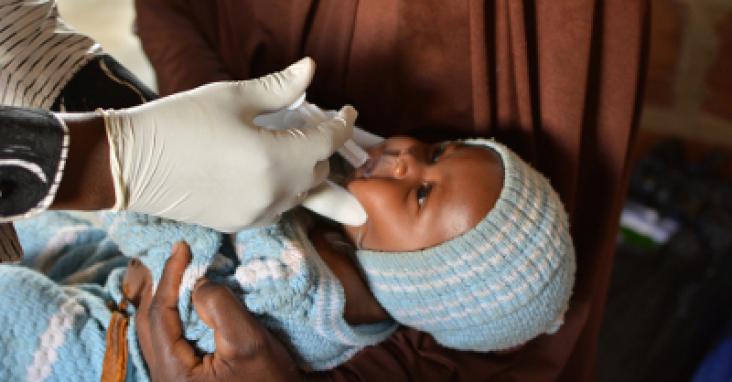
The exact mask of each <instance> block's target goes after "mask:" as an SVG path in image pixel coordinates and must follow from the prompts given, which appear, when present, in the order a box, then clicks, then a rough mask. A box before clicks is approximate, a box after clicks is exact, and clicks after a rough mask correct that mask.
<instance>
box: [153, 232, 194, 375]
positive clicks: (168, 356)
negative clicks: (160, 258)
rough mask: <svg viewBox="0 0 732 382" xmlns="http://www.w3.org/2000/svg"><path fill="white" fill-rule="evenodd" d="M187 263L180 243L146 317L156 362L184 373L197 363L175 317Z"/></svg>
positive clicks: (187, 249) (187, 254)
mask: <svg viewBox="0 0 732 382" xmlns="http://www.w3.org/2000/svg"><path fill="white" fill-rule="evenodd" d="M190 260H191V249H190V247H188V244H186V243H184V242H181V243H178V244H176V245H175V246H174V247H173V254H172V255H171V256H170V258H168V260H167V262H166V263H165V268H163V275H162V277H161V278H160V283H159V284H158V287H157V290H156V291H155V295H154V296H153V298H152V302H151V304H150V308H149V311H148V313H147V314H148V320H149V327H150V331H151V333H149V334H150V336H151V339H152V340H153V342H154V347H155V348H156V349H155V351H156V353H158V354H156V358H157V359H158V360H160V361H161V362H164V363H166V364H168V365H175V366H174V367H181V368H185V369H186V370H187V369H190V368H192V367H193V366H194V365H196V364H197V363H198V362H200V360H199V358H198V357H197V356H196V354H195V351H194V350H193V347H192V346H191V345H190V344H189V343H188V341H186V339H185V338H184V337H183V329H182V327H181V323H180V315H179V314H178V290H179V287H180V282H181V278H182V275H183V272H184V271H185V269H186V266H187V265H188V263H189V262H190ZM171 367H173V366H171Z"/></svg>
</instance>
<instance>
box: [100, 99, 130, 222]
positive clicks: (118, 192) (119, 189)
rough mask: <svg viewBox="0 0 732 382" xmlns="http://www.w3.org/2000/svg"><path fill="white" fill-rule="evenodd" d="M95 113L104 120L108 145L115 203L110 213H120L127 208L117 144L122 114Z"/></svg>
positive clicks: (125, 190)
mask: <svg viewBox="0 0 732 382" xmlns="http://www.w3.org/2000/svg"><path fill="white" fill-rule="evenodd" d="M97 113H98V114H100V115H101V116H102V118H104V130H105V131H106V136H107V142H108V144H109V170H110V175H111V176H112V183H113V185H114V198H115V202H114V205H113V206H112V208H111V210H112V211H122V210H124V209H126V208H127V187H125V185H124V181H123V179H122V168H121V164H120V161H119V155H118V150H119V147H118V144H117V142H119V140H120V134H119V132H120V130H121V129H122V127H121V126H122V125H124V123H122V122H121V119H123V118H124V117H123V115H124V113H120V112H115V111H114V110H102V109H97Z"/></svg>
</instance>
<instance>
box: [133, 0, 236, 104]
mask: <svg viewBox="0 0 732 382" xmlns="http://www.w3.org/2000/svg"><path fill="white" fill-rule="evenodd" d="M185 5H186V2H184V1H170V0H144V1H143V0H136V1H135V8H136V11H137V34H138V36H139V37H140V39H141V40H142V46H143V49H144V51H145V54H147V56H148V58H149V59H150V61H151V63H152V65H153V67H155V72H156V75H157V81H158V87H159V94H160V95H162V96H164V95H168V94H170V93H174V92H176V91H181V90H186V89H192V88H194V87H196V86H199V85H202V84H205V83H209V82H215V81H223V80H231V79H233V78H232V76H231V74H230V73H229V72H228V71H227V70H226V68H224V65H223V64H222V63H221V60H220V59H219V58H218V56H217V54H216V52H215V50H214V49H213V47H212V46H211V42H210V41H207V39H206V38H205V37H204V34H203V33H201V32H200V31H199V30H198V29H197V27H196V26H195V25H194V23H193V22H192V21H191V20H190V19H189V17H190V16H188V15H186V14H185V13H184V12H181V11H180V10H181V8H182V7H185ZM210 7H211V8H215V7H216V5H215V3H213V2H212V3H211V6H210ZM214 11H215V10H213V9H212V12H214Z"/></svg>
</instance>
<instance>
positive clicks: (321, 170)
mask: <svg viewBox="0 0 732 382" xmlns="http://www.w3.org/2000/svg"><path fill="white" fill-rule="evenodd" d="M329 173H330V163H329V162H328V160H327V159H324V160H321V161H319V162H318V163H316V164H315V168H313V183H312V184H311V185H310V188H311V189H312V188H315V187H317V186H318V185H319V184H321V183H323V181H324V180H325V179H326V178H327V177H328V174H329Z"/></svg>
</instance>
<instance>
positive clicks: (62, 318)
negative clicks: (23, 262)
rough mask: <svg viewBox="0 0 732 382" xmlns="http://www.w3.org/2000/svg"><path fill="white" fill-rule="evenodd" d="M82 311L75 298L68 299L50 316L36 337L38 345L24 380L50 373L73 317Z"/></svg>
mask: <svg viewBox="0 0 732 382" xmlns="http://www.w3.org/2000/svg"><path fill="white" fill-rule="evenodd" d="M82 313H84V308H83V307H82V306H81V305H79V304H78V303H77V302H76V301H75V300H72V299H68V300H66V301H65V302H64V303H63V304H61V306H60V307H59V309H58V312H57V313H56V314H54V315H53V316H51V318H50V320H49V321H48V328H47V329H46V331H45V332H44V333H43V334H42V335H41V336H40V337H39V338H38V343H39V344H40V347H39V348H38V349H36V351H35V353H34V354H33V362H31V364H30V365H29V366H28V369H27V370H28V371H27V376H26V381H28V382H41V381H44V380H46V378H48V377H49V376H50V375H51V372H52V371H53V365H54V363H55V362H56V360H57V359H58V350H59V349H60V348H61V347H62V346H63V345H64V342H65V341H66V331H68V330H69V329H70V328H71V327H72V325H73V324H74V318H75V317H76V316H77V315H79V314H82ZM69 377H70V376H69Z"/></svg>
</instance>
